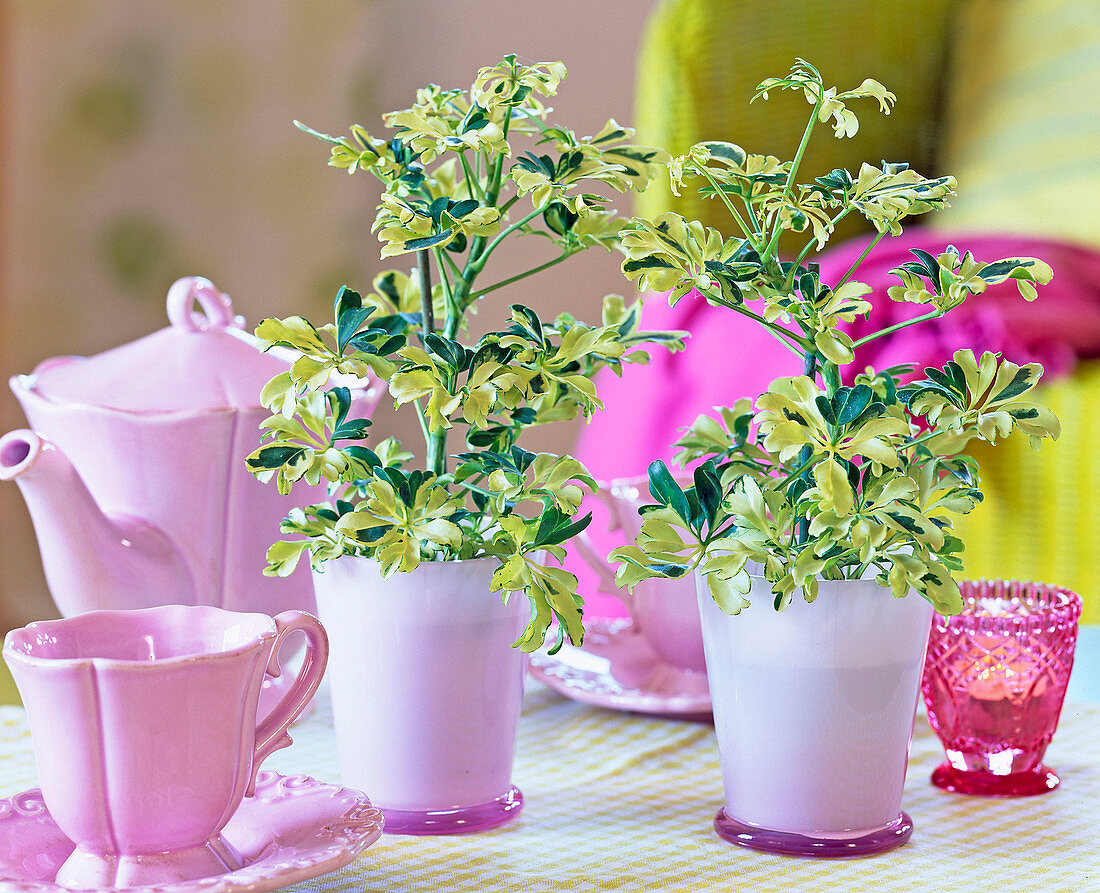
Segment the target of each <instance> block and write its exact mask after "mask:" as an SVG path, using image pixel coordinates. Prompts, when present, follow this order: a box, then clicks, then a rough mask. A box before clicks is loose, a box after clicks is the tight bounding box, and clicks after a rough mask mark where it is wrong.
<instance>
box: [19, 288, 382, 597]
mask: <svg viewBox="0 0 1100 893" xmlns="http://www.w3.org/2000/svg"><path fill="white" fill-rule="evenodd" d="M196 301H197V302H198V303H199V304H200V306H201V307H202V311H203V313H197V312H193V310H192V307H193V305H194V303H195V302H196ZM167 305H168V316H169V319H170V320H171V323H172V324H171V325H170V326H168V327H167V328H165V329H162V330H160V331H158V332H154V333H153V334H151V335H147V336H146V337H144V338H141V339H139V340H137V341H135V342H133V343H131V344H127V345H124V346H122V347H118V348H115V349H113V350H109V351H106V352H105V353H101V354H99V355H97V356H94V357H90V358H84V357H58V358H54V359H51V360H46V361H45V362H43V363H41V364H39V366H38V368H37V369H35V371H34V372H33V373H32V374H30V375H18V376H15V377H14V378H12V379H11V388H12V390H13V391H14V393H15V395H16V397H18V399H19V402H20V404H21V405H22V407H23V411H24V412H25V413H26V416H27V419H28V420H29V422H30V426H31V428H32V429H33V433H32V431H30V430H21V431H14V432H11V433H10V434H8V435H6V436H5V437H3V438H2V439H0V480H15V481H16V482H17V483H18V484H19V486H20V489H21V490H22V492H23V495H24V498H25V499H26V502H27V507H28V509H29V510H30V513H31V519H32V521H33V523H34V527H35V532H36V534H37V536H38V542H39V548H40V550H41V553H42V563H43V567H44V568H45V571H46V579H47V582H48V583H49V586H50V591H51V593H52V594H53V597H54V601H55V602H56V603H57V606H58V608H59V609H60V611H61V613H62V614H63V615H66V616H67V615H70V614H77V613H80V612H83V611H88V610H94V609H100V608H142V607H149V606H152V605H159V604H206V605H215V606H218V607H223V608H228V609H231V610H246V611H248V610H251V611H262V612H263V613H266V614H275V613H278V612H279V611H283V610H289V609H295V608H296V609H302V610H309V611H312V610H314V601H313V593H312V586H311V583H310V578H309V572H308V571H307V570H305V569H303V570H302V571H301V572H296V573H295V574H293V575H291V576H290V577H288V578H278V577H265V576H263V575H262V573H261V572H262V569H263V567H264V564H265V553H266V551H267V547H268V545H270V543H271V542H272V540H273V539H275V538H277V536H278V529H279V522H280V520H281V519H282V518H283V517H284V516H285V515H286V513H287V511H288V510H289V509H290V508H291V507H292V506H294V505H304V504H307V503H310V502H317V501H321V500H324V499H325V498H326V495H325V488H324V487H323V486H318V487H312V488H310V487H306V486H301V487H297V488H296V489H295V491H294V493H293V494H292V495H291V496H290V497H284V496H280V495H279V493H278V492H277V491H276V488H275V487H272V486H268V485H265V484H261V483H260V482H259V481H257V480H256V479H255V478H253V476H252V475H251V474H250V473H249V472H248V470H247V468H246V467H245V464H244V458H245V456H247V455H248V454H249V453H250V452H251V451H252V450H253V449H255V448H256V447H257V446H258V445H259V442H260V432H259V424H260V422H261V421H262V420H263V419H265V418H266V417H267V416H268V413H267V411H266V410H264V409H263V408H262V407H261V406H260V405H259V396H260V391H261V389H262V388H263V386H264V384H265V383H266V382H267V381H268V380H269V379H270V378H272V377H274V376H275V375H277V374H279V373H281V372H285V371H286V370H287V369H288V368H289V359H288V357H287V356H286V355H285V354H284V353H281V352H279V351H278V350H273V351H270V352H267V353H264V352H262V351H260V350H258V349H257V345H258V342H257V341H256V340H255V339H254V338H252V337H251V336H250V335H248V334H247V333H245V332H244V331H243V330H242V328H241V326H242V325H243V320H241V319H239V318H234V316H233V312H232V306H231V304H230V303H229V298H228V297H227V296H226V295H224V294H222V293H221V292H220V291H218V290H217V289H216V288H215V287H214V286H213V285H212V284H211V283H210V282H209V281H208V280H205V279H201V278H198V277H189V278H186V279H181V280H179V281H178V282H176V283H175V284H174V285H173V286H172V288H171V290H170V291H169V293H168V300H167ZM357 393H358V396H357V398H356V404H355V408H354V411H355V412H357V413H358V414H360V415H363V414H366V413H368V412H369V410H370V409H371V408H372V407H373V405H374V402H375V401H376V399H377V397H378V396H379V391H378V389H377V388H374V389H370V390H362V391H359V392H357Z"/></svg>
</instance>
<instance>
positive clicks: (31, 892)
mask: <svg viewBox="0 0 1100 893" xmlns="http://www.w3.org/2000/svg"><path fill="white" fill-rule="evenodd" d="M5 825H8V826H14V827H8V828H6V829H5ZM20 825H23V826H24V827H22V828H20V827H19V826H20ZM382 828H383V818H382V812H381V810H379V809H378V808H377V807H375V806H372V805H371V803H370V800H369V799H367V797H366V795H365V794H363V793H361V792H359V791H355V790H352V789H351V788H345V787H341V786H340V785H335V784H326V783H324V782H319V781H317V780H316V779H314V778H312V777H310V776H308V775H280V774H279V773H277V772H272V771H270V770H265V771H262V772H260V773H259V774H258V775H257V777H256V796H255V797H251V798H246V799H245V800H244V801H243V802H242V803H241V806H240V807H239V808H238V809H237V812H236V813H234V815H233V818H231V819H230V820H229V823H228V824H227V825H226V826H225V828H224V829H223V830H222V832H221V833H222V837H223V838H224V839H225V840H227V841H229V842H230V843H232V844H233V846H234V847H235V848H236V849H237V851H238V852H240V853H241V854H242V856H244V861H245V865H244V866H243V867H242V868H239V869H237V870H235V871H227V872H225V873H224V874H219V875H213V876H211V877H205V878H199V879H196V880H190V881H179V882H166V883H162V884H155V885H152V886H143V887H113V886H108V887H94V888H81V889H77V888H73V887H66V886H62V885H60V884H58V883H56V881H54V880H52V879H51V877H52V876H56V872H57V870H58V869H59V868H60V867H61V864H62V863H63V862H64V861H65V859H67V858H68V856H69V854H70V853H71V852H72V850H73V848H74V847H73V843H72V842H71V841H70V840H69V839H68V838H67V837H65V835H64V834H62V833H61V831H60V829H58V827H57V825H56V824H55V823H54V821H53V819H52V817H51V816H50V814H49V811H48V810H47V809H46V805H45V803H44V802H43V800H42V794H41V791H40V789H38V788H32V789H30V790H28V791H23V792H21V793H19V794H15V795H13V796H11V797H7V798H4V799H0V887H2V888H3V890H4V891H12V893H16V891H18V893H115V891H122V890H126V891H128V893H223V891H224V893H229V891H233V893H264V891H270V890H277V889H279V888H282V887H286V886H289V885H290V884H295V883H298V882H299V881H304V880H308V879H310V878H315V877H319V876H320V875H323V874H328V873H329V872H331V871H336V870H337V869H339V868H343V867H344V866H345V865H348V864H349V863H351V862H352V861H353V860H354V859H355V858H356V857H357V856H358V855H359V854H360V853H361V852H363V850H365V849H366V848H367V847H369V846H370V845H371V844H373V843H374V842H375V841H377V840H378V838H379V837H381V836H382ZM13 832H14V833H13ZM51 871H52V875H51Z"/></svg>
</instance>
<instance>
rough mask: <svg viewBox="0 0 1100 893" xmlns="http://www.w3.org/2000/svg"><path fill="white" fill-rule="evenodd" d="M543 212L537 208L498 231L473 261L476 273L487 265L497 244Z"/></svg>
mask: <svg viewBox="0 0 1100 893" xmlns="http://www.w3.org/2000/svg"><path fill="white" fill-rule="evenodd" d="M541 213H542V209H540V208H536V209H535V210H534V211H532V212H531V213H530V214H528V215H526V216H525V217H522V218H520V219H519V220H517V221H516V222H515V223H513V224H512V225H511V226H508V227H506V228H505V229H502V230H501V231H500V232H499V233H497V235H496V238H494V239H493V241H492V242H490V243H489V244H488V245H487V246H486V247H485V250H484V251H482V252H481V255H480V257H478V259H477V261H476V262H475V261H472V262H471V263H472V264H473V270H474V274H475V275H476V274H477V273H480V272H481V270H482V268H483V267H484V266H485V261H487V260H488V259H489V255H490V254H492V253H493V251H495V250H496V248H497V246H498V245H499V244H500V243H501V242H503V241H504V240H505V239H506V238H508V236H510V235H511V234H512V233H514V232H515V231H516V230H517V229H519V228H520V227H522V226H523V225H524V224H527V223H530V222H531V221H532V220H534V219H535V218H536V217H538V216H539V214H541ZM467 269H469V267H467Z"/></svg>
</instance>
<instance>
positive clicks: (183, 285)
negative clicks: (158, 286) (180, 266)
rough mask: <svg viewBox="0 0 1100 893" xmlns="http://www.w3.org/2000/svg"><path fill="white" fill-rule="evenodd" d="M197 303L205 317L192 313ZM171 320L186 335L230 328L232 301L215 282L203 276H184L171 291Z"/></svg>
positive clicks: (232, 319)
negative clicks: (196, 302) (186, 333)
mask: <svg viewBox="0 0 1100 893" xmlns="http://www.w3.org/2000/svg"><path fill="white" fill-rule="evenodd" d="M195 301H198V302H199V306H200V307H202V314H198V313H195V312H193V311H192V309H191V308H192V307H193V306H194V304H195ZM167 304H168V320H169V321H170V322H171V323H172V325H174V326H175V327H176V328H178V329H183V330H184V331H187V332H205V331H208V330H210V329H227V328H229V327H230V326H232V325H234V316H233V302H232V301H230V300H229V295H227V294H225V293H224V292H222V291H219V290H218V289H217V288H216V287H215V286H214V283H213V282H211V281H210V280H209V279H204V278H203V277H202V276H184V277H183V278H182V279H177V280H176V281H175V282H173V283H172V287H171V288H170V289H168V301H167Z"/></svg>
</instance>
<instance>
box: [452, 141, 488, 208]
mask: <svg viewBox="0 0 1100 893" xmlns="http://www.w3.org/2000/svg"><path fill="white" fill-rule="evenodd" d="M458 160H459V161H460V162H461V163H462V173H463V175H464V176H465V178H466V194H467V195H468V196H470V198H472V199H473V200H474V201H484V200H485V190H484V189H482V187H481V179H480V178H479V177H477V176H475V175H474V172H473V171H472V170H471V169H470V162H469V161H467V160H466V153H465V152H459V153H458ZM475 187H476V188H477V194H476V195H475V194H474V188H475Z"/></svg>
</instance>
